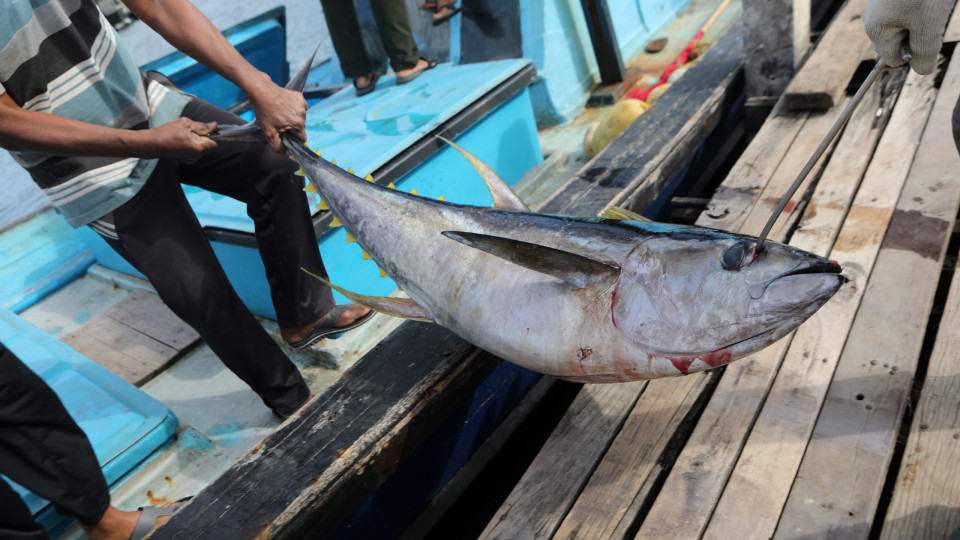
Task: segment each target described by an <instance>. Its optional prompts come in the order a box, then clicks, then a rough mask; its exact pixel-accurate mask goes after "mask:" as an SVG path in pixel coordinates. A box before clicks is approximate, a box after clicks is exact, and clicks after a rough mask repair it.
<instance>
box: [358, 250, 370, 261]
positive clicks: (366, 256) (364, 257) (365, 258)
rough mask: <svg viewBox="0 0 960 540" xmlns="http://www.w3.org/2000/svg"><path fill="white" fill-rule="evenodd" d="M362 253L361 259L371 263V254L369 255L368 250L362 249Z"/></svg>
mask: <svg viewBox="0 0 960 540" xmlns="http://www.w3.org/2000/svg"><path fill="white" fill-rule="evenodd" d="M360 251H361V253H362V254H361V255H360V258H361V259H363V260H365V261H369V260H370V254H369V253H367V250H365V249H361V250H360Z"/></svg>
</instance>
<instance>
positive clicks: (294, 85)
mask: <svg viewBox="0 0 960 540" xmlns="http://www.w3.org/2000/svg"><path fill="white" fill-rule="evenodd" d="M319 50H320V45H317V47H316V48H315V49H313V52H312V53H310V57H309V58H307V61H306V62H304V63H303V65H302V66H300V69H299V70H298V71H297V73H296V74H295V75H294V76H293V77H291V78H290V80H289V81H287V84H286V85H285V86H284V88H286V89H287V90H293V91H294V92H303V89H304V87H306V86H307V76H308V75H310V68H311V67H313V57H314V56H316V55H317V51H319Z"/></svg>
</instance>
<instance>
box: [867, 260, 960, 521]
mask: <svg viewBox="0 0 960 540" xmlns="http://www.w3.org/2000/svg"><path fill="white" fill-rule="evenodd" d="M958 330H960V272H954V274H953V280H952V282H951V284H950V296H949V297H948V299H947V304H946V307H945V308H944V313H943V318H942V319H941V320H940V327H939V331H938V332H937V341H936V344H935V346H934V349H933V354H932V355H931V357H930V364H929V366H928V369H927V373H926V378H925V379H924V383H923V390H922V393H921V395H920V402H919V403H918V404H917V407H916V412H915V413H914V416H913V423H912V424H911V426H910V435H909V439H908V440H907V447H906V450H905V452H904V462H903V463H902V464H901V466H900V472H899V476H898V477H897V483H896V485H895V486H894V488H893V499H892V500H891V502H890V507H889V508H888V510H887V513H886V516H884V523H883V529H882V530H881V533H882V534H881V536H880V538H884V539H890V540H894V539H897V538H947V537H948V536H949V535H951V534H952V533H954V532H955V531H957V530H960V476H958V475H957V474H955V471H956V468H957V464H958V463H960V416H958V415H957V411H960V365H958V364H957V351H958V350H960V332H958Z"/></svg>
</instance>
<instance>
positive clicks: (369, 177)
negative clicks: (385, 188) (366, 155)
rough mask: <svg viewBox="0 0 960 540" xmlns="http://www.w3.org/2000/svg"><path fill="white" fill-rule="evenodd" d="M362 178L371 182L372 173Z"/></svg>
mask: <svg viewBox="0 0 960 540" xmlns="http://www.w3.org/2000/svg"><path fill="white" fill-rule="evenodd" d="M364 180H366V181H367V182H373V175H372V174H368V175H367V177H366V178H364Z"/></svg>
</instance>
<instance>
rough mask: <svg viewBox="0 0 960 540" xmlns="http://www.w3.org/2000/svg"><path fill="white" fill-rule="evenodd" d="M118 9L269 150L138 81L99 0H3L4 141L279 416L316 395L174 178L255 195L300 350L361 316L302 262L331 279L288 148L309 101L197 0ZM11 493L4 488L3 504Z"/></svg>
mask: <svg viewBox="0 0 960 540" xmlns="http://www.w3.org/2000/svg"><path fill="white" fill-rule="evenodd" d="M124 3H125V4H126V5H127V7H128V8H130V10H131V11H132V12H133V13H134V14H135V15H136V16H137V17H139V18H140V19H141V20H142V21H144V22H145V23H146V24H148V25H149V26H150V27H151V28H153V29H154V30H156V31H157V32H158V33H160V34H161V35H162V36H163V37H164V38H166V39H167V41H169V42H170V43H171V44H172V45H174V46H175V47H177V48H178V49H180V50H181V51H183V52H184V53H186V54H188V55H190V56H192V57H194V58H195V59H197V60H198V61H200V62H201V63H203V64H205V65H207V66H209V67H210V68H212V69H213V70H214V71H216V72H217V73H219V74H220V75H222V76H224V77H225V78H227V79H228V80H230V81H232V82H234V83H235V84H237V86H239V87H240V88H241V89H242V90H243V91H244V92H245V93H246V95H247V97H248V98H249V99H250V101H251V103H252V104H253V108H254V111H255V114H256V117H257V121H258V124H259V125H260V127H261V128H262V130H263V133H264V135H266V137H267V139H268V141H269V145H268V146H269V148H268V147H267V146H264V145H258V144H249V143H223V144H222V145H218V144H217V143H216V142H214V141H212V140H211V139H210V138H208V137H207V136H206V135H208V134H210V133H211V132H212V131H213V130H215V129H216V127H217V125H218V124H230V123H242V121H241V120H240V119H239V118H237V117H236V116H234V115H231V114H229V113H227V112H225V111H223V110H221V109H218V108H216V107H213V106H212V105H210V104H208V103H206V102H204V101H202V100H199V99H193V98H192V97H190V96H186V95H184V94H181V93H179V92H176V91H173V90H170V89H168V88H165V87H164V86H162V85H160V84H158V83H156V82H154V81H151V80H148V79H146V78H145V77H143V76H142V75H141V73H140V72H139V70H138V69H137V66H136V64H135V63H134V60H133V58H132V56H131V55H130V54H129V53H128V51H127V50H126V49H125V48H124V46H123V44H122V43H120V42H119V40H118V39H117V36H116V33H115V31H114V30H113V28H112V27H111V26H110V25H109V24H108V23H107V21H106V19H105V18H104V17H103V15H102V14H101V13H100V12H99V10H98V9H97V7H96V4H95V2H94V0H2V1H0V146H2V147H4V148H6V149H8V150H10V151H11V152H12V153H13V154H14V156H15V158H16V159H17V161H18V162H19V163H20V164H21V165H22V166H23V167H25V168H26V169H27V170H28V171H29V172H30V174H31V176H32V177H33V179H34V180H35V181H36V183H37V184H38V185H39V186H40V187H41V188H43V190H44V191H45V192H46V194H47V195H48V196H49V197H50V199H51V200H52V201H53V204H54V205H55V206H56V208H57V209H58V211H59V212H60V213H61V214H62V215H63V216H64V217H65V218H66V219H67V220H68V221H69V222H70V223H71V224H72V225H73V226H75V227H79V226H82V225H87V224H90V225H91V227H92V228H93V229H94V230H96V231H97V232H98V233H100V234H101V236H103V237H104V239H105V240H106V241H107V242H108V243H109V244H110V245H111V246H112V247H113V248H114V249H116V250H117V251H118V252H119V253H120V254H121V255H122V256H123V257H124V258H126V259H127V260H128V261H129V262H130V263H132V264H133V265H134V266H135V267H136V268H137V269H138V270H140V271H141V272H143V274H144V275H146V276H147V277H148V278H149V279H150V281H151V283H152V284H153V285H154V287H155V288H156V290H157V293H158V294H159V295H160V297H161V298H162V299H163V301H164V302H165V303H166V304H167V305H168V306H170V308H171V309H172V310H173V311H174V312H175V313H176V314H177V315H178V316H179V317H180V318H182V319H183V320H184V321H186V322H187V323H189V324H190V325H191V326H193V327H194V328H195V329H196V330H197V331H198V333H199V334H200V335H201V337H202V338H203V339H204V341H205V342H206V343H207V344H208V345H209V346H210V347H211V349H212V350H213V351H214V352H215V353H216V354H217V356H218V357H219V358H220V359H221V360H222V361H223V362H224V364H226V365H227V367H229V368H230V369H231V370H232V371H233V372H234V373H236V374H237V375H238V376H239V377H240V378H241V379H243V380H244V381H245V382H246V383H247V384H249V385H250V387H251V388H252V389H253V390H254V391H255V392H257V394H259V395H260V397H261V398H262V399H263V401H264V403H265V404H266V405H267V406H268V407H269V408H270V409H272V410H273V412H274V414H276V415H277V416H278V417H280V418H284V417H286V416H289V415H290V414H292V413H293V412H294V411H295V410H297V409H298V408H299V407H300V406H301V405H302V404H303V403H305V402H306V400H307V399H308V398H309V394H310V393H309V389H308V387H307V385H306V383H305V381H304V380H303V377H302V376H301V375H300V373H299V371H298V370H297V368H296V366H295V365H294V364H293V363H292V362H291V361H290V360H289V359H288V358H287V357H286V355H284V354H283V352H282V350H281V349H280V347H279V346H278V345H277V344H276V343H275V342H274V341H273V340H272V339H271V338H270V336H269V335H268V334H267V332H266V331H265V330H264V328H263V327H262V326H261V325H260V324H259V323H258V322H257V320H256V318H255V317H254V316H253V315H252V314H251V313H250V311H249V310H248V309H247V308H246V307H245V306H244V305H243V304H242V302H241V301H240V299H239V297H238V296H237V294H236V292H235V291H234V290H233V288H232V286H231V285H230V283H229V282H228V281H227V278H226V275H225V274H224V272H223V270H222V268H221V267H220V265H219V263H218V261H217V259H216V257H215V256H214V253H213V250H212V248H211V247H210V245H209V243H208V242H207V240H206V238H205V236H204V234H203V231H202V229H201V227H200V224H199V222H198V221H197V218H196V216H195V215H194V214H193V211H192V210H191V208H190V206H189V205H188V203H187V201H186V198H185V197H184V194H183V191H182V189H181V187H180V184H181V183H186V184H190V185H196V186H200V187H202V188H204V189H207V190H210V191H213V192H216V193H219V194H222V195H226V196H230V197H233V198H236V199H238V200H241V201H243V202H244V203H246V204H247V211H248V214H249V215H250V217H251V218H252V219H253V220H254V223H255V229H256V237H257V242H258V245H259V248H260V254H261V257H262V259H263V262H264V266H265V267H266V270H267V277H268V280H269V282H270V286H271V292H272V295H273V301H274V305H275V308H276V311H277V321H278V323H279V324H280V327H281V329H282V330H281V335H282V336H283V337H284V339H286V340H287V341H288V342H289V343H290V344H291V345H292V346H294V347H304V346H307V345H309V344H311V343H313V342H314V341H317V340H318V339H319V338H320V337H322V336H324V335H327V334H329V333H334V332H339V331H343V330H345V329H349V328H351V327H354V326H356V325H357V324H359V323H361V322H363V321H365V320H367V319H368V318H369V316H370V315H371V314H372V313H371V312H370V311H369V310H368V309H366V308H363V307H360V306H357V305H355V304H348V305H346V306H336V305H335V304H334V301H333V296H332V293H331V291H330V290H329V288H327V287H326V286H324V285H322V284H321V283H320V282H318V281H317V280H314V279H312V278H310V277H309V276H307V275H306V274H305V273H303V272H302V271H301V270H300V269H301V267H302V268H306V269H308V270H311V271H312V272H314V273H316V274H319V275H323V276H325V275H326V272H325V270H324V268H323V262H322V260H321V259H320V253H319V250H318V248H317V241H316V236H315V234H314V230H313V223H312V219H311V216H310V212H309V208H308V206H307V202H306V197H305V195H304V193H303V192H302V189H301V187H302V181H300V179H299V178H297V177H295V176H294V174H293V173H294V172H295V171H296V168H297V167H296V165H295V164H294V163H293V162H291V161H290V160H288V159H287V158H286V157H285V156H284V155H283V154H281V153H280V152H281V151H282V149H283V147H282V143H281V141H280V137H279V134H280V133H281V132H285V133H290V134H293V135H296V136H299V137H300V138H303V134H304V120H305V115H306V101H305V100H304V98H303V96H302V95H301V94H300V93H298V92H292V91H288V90H285V89H283V88H281V87H279V86H277V85H276V84H274V83H273V82H272V81H271V80H270V78H269V77H268V76H267V75H266V74H264V73H262V72H260V71H258V70H256V69H255V68H253V67H252V66H251V65H250V64H249V63H247V62H246V61H245V60H244V59H243V57H242V56H241V55H240V54H239V53H238V52H237V51H236V50H235V49H234V48H233V47H232V46H231V45H230V44H229V42H227V41H226V39H225V38H224V37H223V36H222V34H221V33H220V32H219V31H218V30H217V29H216V28H215V27H214V26H213V25H212V24H211V23H210V21H209V20H207V18H206V17H205V16H203V14H202V13H200V12H199V11H198V10H197V9H196V8H195V7H194V6H193V5H192V4H190V2H189V1H188V0H124ZM4 382H5V381H2V380H0V386H2V383H4ZM50 425H51V429H54V430H55V429H56V427H55V426H56V422H54V421H51V424H50ZM54 439H55V438H51V440H54ZM64 444H66V443H64ZM0 447H2V445H0ZM56 450H58V451H62V453H63V454H64V455H66V456H69V454H70V449H69V448H62V449H56ZM64 459H68V458H67V457H65V458H64ZM96 473H99V471H96ZM90 474H91V475H93V474H94V473H93V472H90ZM27 487H29V486H27ZM3 488H6V485H5V484H4V483H3V482H0V499H4V497H3V495H4V493H3ZM4 500H5V499H4ZM106 500H107V501H109V497H107V499H106ZM91 504H92V505H93V508H92V509H91V510H89V511H88V512H87V513H86V514H84V515H83V516H81V517H80V519H81V522H83V523H85V524H87V525H90V524H91V523H95V522H96V521H97V520H96V519H95V518H96V515H98V514H99V515H101V516H103V515H104V514H103V512H105V507H104V501H103V500H97V501H93V502H92V503H91ZM2 513H3V512H0V514H2ZM0 525H2V519H0ZM127 536H129V534H128V535H127Z"/></svg>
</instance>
